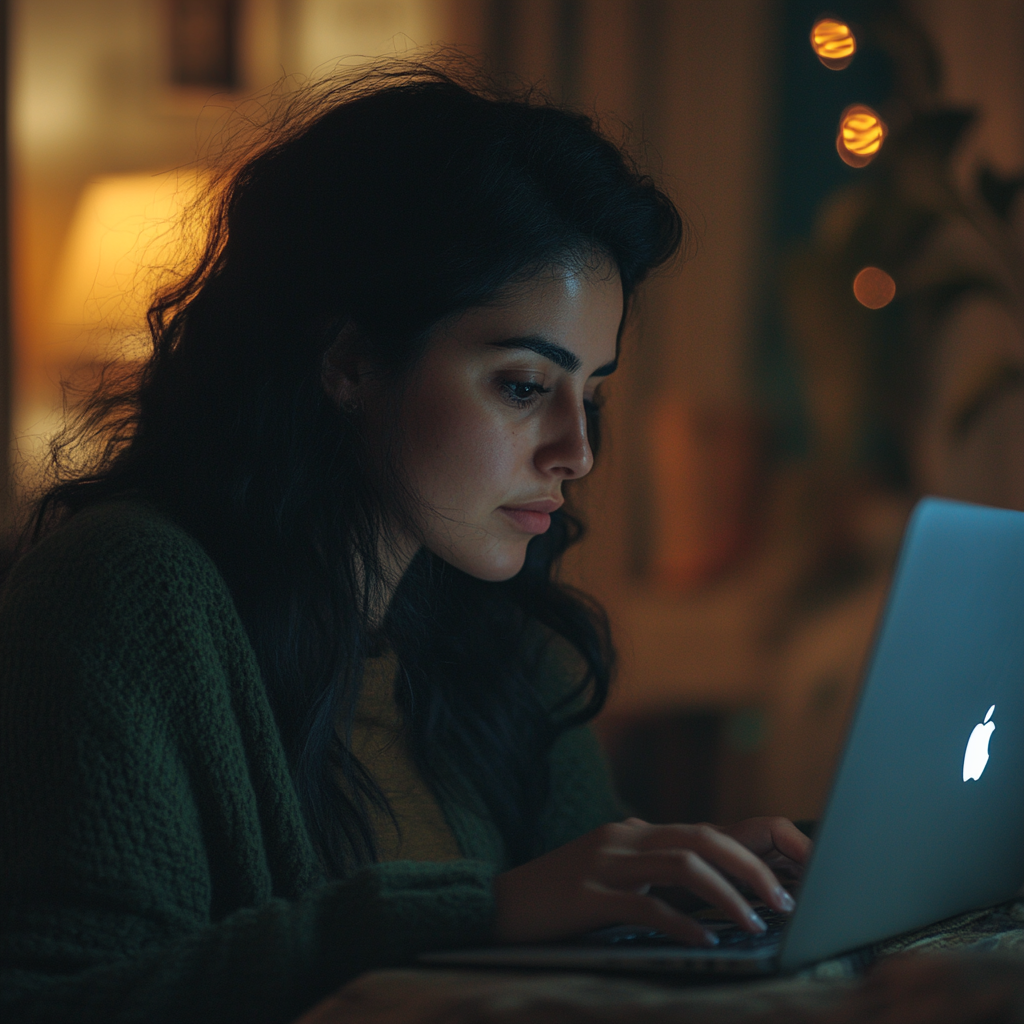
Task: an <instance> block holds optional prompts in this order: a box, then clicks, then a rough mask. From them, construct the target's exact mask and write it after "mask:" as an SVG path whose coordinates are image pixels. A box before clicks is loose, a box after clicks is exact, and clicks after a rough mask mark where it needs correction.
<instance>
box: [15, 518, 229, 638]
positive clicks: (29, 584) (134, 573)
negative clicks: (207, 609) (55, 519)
mask: <svg viewBox="0 0 1024 1024" xmlns="http://www.w3.org/2000/svg"><path fill="white" fill-rule="evenodd" d="M176 598H178V599H187V601H188V603H189V604H192V605H203V604H210V603H211V602H212V603H216V604H222V603H223V602H224V601H225V600H227V601H228V602H230V596H229V594H228V590H227V585H226V583H225V582H224V579H223V577H222V576H221V575H220V573H219V571H218V570H217V568H216V566H215V564H214V563H213V560H212V559H211V558H210V557H209V555H208V554H207V553H206V552H205V551H204V549H203V548H202V546H201V545H200V544H199V542H198V541H197V540H196V539H195V538H194V537H192V536H191V534H189V533H188V532H187V531H186V530H185V529H183V528H182V527H181V526H180V525H178V524H177V523H176V522H175V521H174V520H173V519H171V518H170V517H169V516H167V515H166V514H164V513H163V512H161V511H160V510H159V509H157V508H156V507H154V506H152V505H150V504H147V503H145V502H143V501H139V500H134V499H132V500H129V499H123V500H116V501H109V502H104V503H102V504H97V505H94V506H90V507H88V508H85V509H83V510H82V511H80V512H78V513H76V514H75V515H73V516H72V517H71V518H70V519H69V520H67V521H66V522H65V523H63V524H62V525H61V526H60V527H59V528H57V529H56V530H54V531H53V532H52V533H51V534H49V535H47V536H46V537H45V538H44V539H43V540H41V541H40V542H39V543H38V544H36V545H35V546H34V547H33V548H32V549H31V550H30V551H29V552H27V553H26V554H25V555H24V556H23V557H22V558H21V559H20V560H19V561H18V562H17V563H16V564H15V565H14V567H13V568H12V569H11V572H10V574H9V576H8V579H7V582H6V585H5V586H4V589H3V593H2V594H0V611H7V612H10V611H11V610H12V609H17V610H18V611H20V612H21V615H20V616H19V617H25V616H28V615H31V614H37V615H42V616H43V617H44V618H45V619H48V620H49V621H51V622H55V620H56V618H57V617H58V616H63V617H70V618H72V619H74V620H95V618H96V617H103V618H108V617H110V616H111V615H115V616H117V617H121V618H124V617H128V618H135V617H138V616H139V615H144V614H145V613H147V612H150V613H151V612H152V611H153V609H154V608H155V607H156V606H163V607H164V608H166V606H167V604H168V603H169V602H170V603H174V602H175V599H176Z"/></svg>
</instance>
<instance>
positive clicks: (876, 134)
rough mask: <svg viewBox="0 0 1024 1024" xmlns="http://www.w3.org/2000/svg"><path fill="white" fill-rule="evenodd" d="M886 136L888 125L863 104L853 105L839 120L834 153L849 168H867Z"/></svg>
mask: <svg viewBox="0 0 1024 1024" xmlns="http://www.w3.org/2000/svg"><path fill="white" fill-rule="evenodd" d="M888 134H889V128H888V125H886V123H885V122H884V121H883V120H882V119H881V118H880V117H879V116H878V114H876V113H875V111H873V110H872V109H871V108H870V107H866V106H864V104H863V103H854V104H853V105H852V106H849V107H847V108H846V109H845V110H844V111H843V114H842V117H840V118H839V132H838V134H837V135H836V152H837V153H838V154H839V156H840V158H841V159H842V161H843V163H845V164H849V166H850V167H867V165H868V164H869V163H871V161H872V160H874V159H875V157H876V156H877V155H878V151H879V150H880V149H881V148H882V143H883V142H884V141H885V137H886V135H888Z"/></svg>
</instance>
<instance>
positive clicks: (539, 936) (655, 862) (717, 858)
mask: <svg viewBox="0 0 1024 1024" xmlns="http://www.w3.org/2000/svg"><path fill="white" fill-rule="evenodd" d="M810 850H811V841H810V840H809V839H808V838H807V837H806V836H805V835H804V834H803V833H802V832H800V831H799V830H798V829H797V828H796V826H795V825H794V824H793V823H792V822H791V821H788V820H787V819H785V818H750V819H748V820H747V821H742V822H740V823H739V824H738V825H734V826H732V827H730V828H727V829H723V828H720V827H718V826H716V825H707V824H702V825H649V824H648V823H647V822H645V821H640V820H639V819H638V818H627V819H626V820H625V821H623V822H619V823H616V824H612V825H603V826H601V828H598V829H595V830H594V831H593V832H590V833H588V834H587V835H585V836H581V837H580V838H579V839H576V840H574V841H573V842H571V843H566V845H565V846H561V847H559V848H558V849H557V850H552V851H551V852H550V853H546V854H544V856H542V857H538V858H537V859H536V860H532V861H530V862H528V863H527V864H523V865H521V866H520V867H518V868H513V869H512V870H511V871H506V872H505V873H504V874H502V875H499V876H498V877H497V878H496V879H495V883H494V890H495V899H496V901H497V908H498V914H497V925H496V938H497V939H498V941H500V942H543V941H547V940H551V939H561V938H565V937H567V936H569V935H576V934H579V933H580V932H585V931H590V930H592V929H594V928H603V927H606V926H608V925H616V924H630V925H641V926H645V927H648V928H654V929H657V930H658V931H662V932H664V933H665V934H666V935H669V936H671V937H672V938H674V939H679V940H680V941H681V942H687V943H690V944H693V945H714V943H715V942H716V941H717V940H716V939H715V937H714V935H713V934H712V933H711V932H709V931H707V930H706V929H705V928H704V927H703V926H702V925H701V924H699V923H698V922H697V921H695V920H694V919H693V918H692V917H688V916H687V915H685V914H682V913H680V912H679V911H678V910H674V909H673V908H672V907H671V906H669V904H668V903H667V902H665V901H664V900H662V899H659V898H658V897H656V896H652V895H650V892H649V890H650V888H651V886H658V887H662V888H664V887H669V888H679V889H684V890H687V891H688V892H689V893H692V894H693V895H694V896H697V897H698V898H700V899H702V900H705V901H706V902H708V903H710V904H712V905H713V906H716V907H718V908H720V909H721V910H723V911H724V912H725V913H726V914H728V916H729V917H731V918H732V919H733V920H734V921H736V922H737V924H739V925H740V926H741V927H743V928H746V929H747V930H748V931H751V932H758V931H762V930H764V923H763V921H762V920H761V918H760V917H759V916H758V915H757V914H756V913H755V912H754V910H753V909H752V908H751V906H750V904H749V903H747V901H746V900H745V899H744V898H743V897H742V896H741V895H740V893H739V892H738V891H737V889H736V886H735V885H733V883H732V881H730V880H729V879H730V878H731V879H734V880H736V882H738V883H739V884H741V885H746V886H749V887H750V889H752V890H753V891H754V892H755V893H756V894H757V895H758V896H759V897H760V898H761V899H762V900H764V902H765V903H766V904H767V905H768V906H770V907H774V908H775V909H776V910H781V911H786V912H788V911H790V910H792V909H793V906H794V904H793V900H792V897H791V896H790V895H789V893H787V892H786V890H785V889H783V888H782V886H781V884H780V883H779V880H778V879H777V878H776V877H775V875H774V874H773V873H772V871H771V870H770V868H769V867H768V866H767V864H766V863H765V860H763V859H762V858H770V859H775V860H782V861H784V862H788V863H792V864H793V865H795V866H796V867H797V868H799V867H802V866H803V865H804V864H805V863H806V861H807V859H808V857H809V856H810ZM727 876H728V877H727Z"/></svg>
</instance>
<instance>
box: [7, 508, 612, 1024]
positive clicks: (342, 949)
mask: <svg viewBox="0 0 1024 1024" xmlns="http://www.w3.org/2000/svg"><path fill="white" fill-rule="evenodd" d="M0 693H2V703H0V764H2V780H3V782H2V796H0V846H2V863H0V877H2V882H3V903H2V906H3V920H2V947H0V948H2V954H0V955H2V972H3V973H2V1000H3V1001H2V1006H3V1009H4V1017H5V1020H6V1021H8V1022H11V1024H13V1022H14V1021H30V1020H31V1021H53V1022H61V1024H68V1022H71V1021H103V1022H113V1021H147V1022H154V1021H173V1022H175V1024H182V1022H185V1021H219V1022H226V1021H240V1022H241V1021H244V1022H246V1024H251V1022H256V1021H288V1020H291V1019H293V1018H294V1017H296V1016H297V1015H299V1014H300V1013H301V1012H302V1011H303V1010H304V1009H306V1008H307V1007H309V1006H310V1005H311V1004H313V1003H314V1002H316V1001H317V1000H318V999H320V998H321V997H323V996H324V995H326V994H327V993H329V992H330V991H331V990H332V989H334V988H336V987H337V986H338V985H340V984H342V983H343V982H344V981H345V980H347V979H349V978H352V977H353V976H354V975H356V974H358V973H360V972H361V971H365V970H369V969H372V968H377V967H386V966H392V965H398V964H402V963H406V962H408V961H409V960H410V959H411V958H412V957H413V956H414V955H415V954H416V953H417V952H420V951H423V950H431V949H438V948H443V947H448V946H460V945H469V944H473V943H482V942H486V941H487V940H488V939H489V937H490V935H491V931H492V927H493V916H494V902H493V896H492V880H493V876H494V874H495V873H496V872H497V871H499V870H502V869H503V868H504V867H506V866H507V863H506V861H507V858H506V855H505V851H504V848H503V844H502V841H501V837H500V835H499V833H498V831H497V829H496V827H495V825H494V823H493V821H491V820H490V819H489V818H488V817H487V816H486V814H484V813H483V812H481V811H472V810H468V809H467V808H466V807H465V806H460V805H457V804H454V803H452V802H450V801H448V802H442V810H443V812H444V814H445V817H446V819H447V820H448V823H449V825H450V826H451V828H452V831H453V833H454V835H455V837H456V840H457V841H458V844H459V847H460V849H461V851H462V854H463V858H464V859H462V860H456V861H448V862H442V863H426V862H413V861H392V862H389V863H381V864H376V865H373V866H371V867H368V868H365V869H362V870H360V871H358V872H356V873H354V874H352V875H351V876H350V877H347V878H344V879H340V880H337V879H335V880H328V879H327V878H325V876H324V874H323V871H322V869H321V867H320V864H319V862H318V859H317V857H316V854H315V852H314V850H313V847H312V844H311V841H310V837H309V834H308V832H307V830H306V827H305V824H304V822H303V818H302V814H301V811H300V808H299V803H298V800H297V797H296V794H295V790H294V788H293V785H292V782H291V779H290V776H289V771H288V767H287V764H286V761H285V756H284V752H283V749H282V746H281V743H280V740H279V737H278V733H277V728H276V726H275V723H274V718H273V714H272V712H271V709H270V705H269V703H268V701H267V697H266V693H265V691H264V687H263V684H262V681H261V678H260V673H259V669H258V667H257V663H256V658H255V654H254V652H253V649H252V646H251V644H250V643H249V640H248V637H247V636H246V633H245V631H244V629H243V627H242V624H241V621H240V619H239V617H238V614H237V612H236V610H235V607H234V604H233V602H232V599H231V594H230V592H229V591H228V589H227V586H226V584H225V582H224V580H223V578H222V577H221V575H220V574H219V572H218V571H217V569H216V567H215V565H214V564H213V562H212V561H211V559H210V558H209V556H208V555H207V554H206V553H205V551H204V550H203V548H202V547H201V546H200V545H199V544H198V543H197V542H196V541H195V540H194V539H192V538H191V537H190V536H189V535H188V534H187V533H185V532H184V531H182V530H181V529H180V528H179V527H177V526H176V525H174V524H173V523H171V522H170V521H168V520H167V519H165V518H163V517H161V516H160V515H159V514H157V513H156V512H154V511H153V510H151V509H148V508H146V507H145V506H142V505H136V504H130V503H111V504H107V505H104V506H99V507H96V508H93V509H89V510H87V511H84V512H82V513H80V514H79V515H77V516H75V517H74V518H73V519H72V520H71V521H70V522H69V523H68V524H67V525H65V526H64V527H63V528H62V529H60V530H59V531H57V532H56V533H54V534H53V535H52V536H50V537H49V538H48V539H47V540H45V541H44V542H42V543H41V544H40V545H39V546H37V547H36V548H35V549H34V550H33V551H32V552H31V553H30V554H28V555H27V556H26V557H25V558H24V559H22V561H21V562H20V563H19V564H18V565H17V566H16V567H15V568H14V570H13V572H12V573H11V576H10V578H9V579H8V581H7V585H6V587H5V589H4V592H3V594H2V597H0ZM552 776H553V782H552V793H551V798H550V803H549V806H548V807H547V809H546V812H545V817H544V836H545V842H546V844H547V846H548V848H553V847H555V846H558V845H560V844H562V843H565V842H567V841H569V840H570V839H573V838H575V837H576V836H578V835H581V834H583V833H584V832H587V831H589V830H590V829H592V828H594V827H596V826H597V825H599V824H601V823H603V822H606V821H610V820H614V819H615V818H616V817H618V816H619V814H620V811H619V808H618V807H617V806H616V803H615V801H614V798H613V796H612V794H611V791H610V789H609V786H608V782H607V776H606V772H605V769H604V766H603V762H602V760H601V756H600V753H599V750H598V748H597V745H596V743H595V741H594V739H593V736H592V734H591V733H590V732H589V730H587V729H575V730H573V731H572V732H570V733H567V734H566V735H565V736H563V737H562V739H561V740H560V741H559V743H558V744H557V745H556V748H555V750H554V751H553V753H552Z"/></svg>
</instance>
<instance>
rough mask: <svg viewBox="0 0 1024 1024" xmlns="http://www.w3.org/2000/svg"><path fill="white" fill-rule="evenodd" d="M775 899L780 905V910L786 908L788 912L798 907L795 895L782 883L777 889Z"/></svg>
mask: <svg viewBox="0 0 1024 1024" xmlns="http://www.w3.org/2000/svg"><path fill="white" fill-rule="evenodd" d="M775 901H776V903H778V905H779V910H784V911H786V913H787V914H788V913H790V912H791V911H793V910H795V909H796V903H795V902H794V901H793V897H792V896H790V895H789V893H788V892H786V890H785V889H783V888H782V886H781V885H780V886H778V888H776V890H775Z"/></svg>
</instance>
